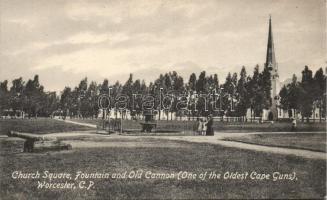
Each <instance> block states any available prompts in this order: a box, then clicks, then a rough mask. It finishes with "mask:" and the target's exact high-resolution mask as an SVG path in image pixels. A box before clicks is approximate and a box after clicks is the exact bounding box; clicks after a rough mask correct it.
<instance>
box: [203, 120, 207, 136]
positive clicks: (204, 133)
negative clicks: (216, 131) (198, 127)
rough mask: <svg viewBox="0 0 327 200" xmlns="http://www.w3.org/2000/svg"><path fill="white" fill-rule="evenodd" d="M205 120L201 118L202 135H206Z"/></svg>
mask: <svg viewBox="0 0 327 200" xmlns="http://www.w3.org/2000/svg"><path fill="white" fill-rule="evenodd" d="M207 128H208V127H207V121H206V120H203V123H202V135H203V136H204V135H206V132H207Z"/></svg>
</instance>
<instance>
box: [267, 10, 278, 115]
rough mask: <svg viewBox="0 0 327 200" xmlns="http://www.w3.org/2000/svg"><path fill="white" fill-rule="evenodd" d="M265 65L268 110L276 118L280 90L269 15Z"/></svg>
mask: <svg viewBox="0 0 327 200" xmlns="http://www.w3.org/2000/svg"><path fill="white" fill-rule="evenodd" d="M265 67H268V69H269V71H270V77H271V92H270V95H271V100H272V102H271V107H270V112H271V113H272V119H273V120H277V118H278V110H277V105H278V95H279V90H280V83H279V75H278V65H277V62H276V58H275V49H274V40H273V33H272V25H271V16H270V17H269V31H268V42H267V55H266V63H265Z"/></svg>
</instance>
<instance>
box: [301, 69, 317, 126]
mask: <svg viewBox="0 0 327 200" xmlns="http://www.w3.org/2000/svg"><path fill="white" fill-rule="evenodd" d="M313 86H314V84H313V78H312V71H311V70H310V69H309V67H308V66H305V67H304V70H303V71H302V81H301V88H302V89H301V93H300V100H301V104H300V111H301V115H302V121H303V120H304V118H306V119H307V122H309V117H310V116H311V115H312V109H313V100H314V97H313V95H314V93H313V91H312V87H313Z"/></svg>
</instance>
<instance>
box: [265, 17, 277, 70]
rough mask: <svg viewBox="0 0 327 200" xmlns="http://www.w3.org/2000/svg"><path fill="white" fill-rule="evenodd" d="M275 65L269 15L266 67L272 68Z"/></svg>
mask: <svg viewBox="0 0 327 200" xmlns="http://www.w3.org/2000/svg"><path fill="white" fill-rule="evenodd" d="M275 64H276V59H275V49H274V40H273V34H272V26H271V15H269V32H268V43H267V56H266V66H268V65H270V66H273V65H275Z"/></svg>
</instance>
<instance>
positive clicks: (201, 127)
mask: <svg viewBox="0 0 327 200" xmlns="http://www.w3.org/2000/svg"><path fill="white" fill-rule="evenodd" d="M212 125H213V118H212V116H211V115H209V116H208V117H207V118H198V119H197V124H196V126H197V133H198V135H214V133H213V127H212Z"/></svg>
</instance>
